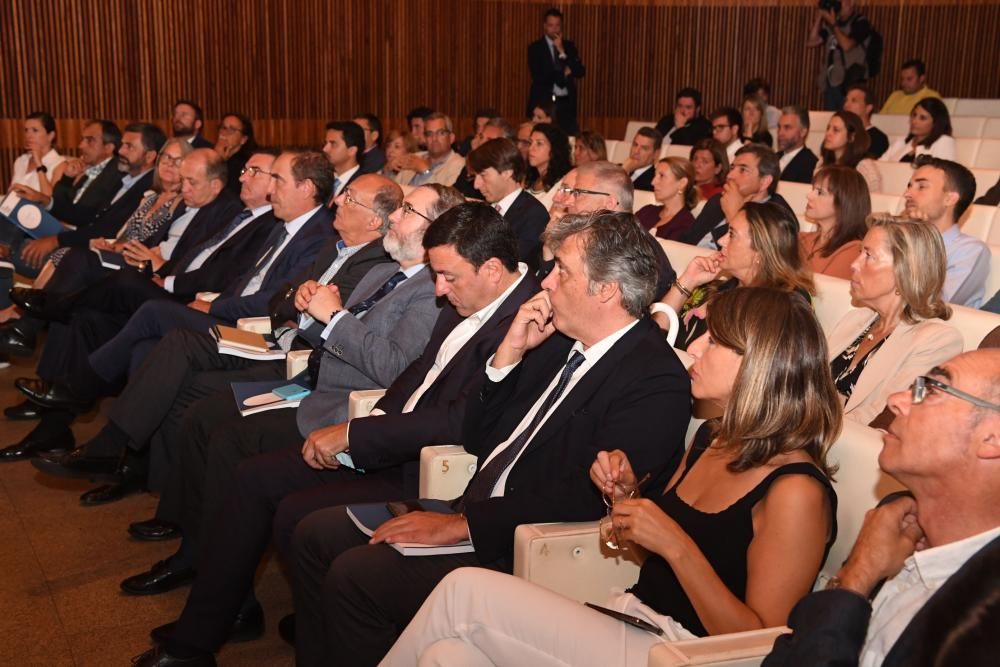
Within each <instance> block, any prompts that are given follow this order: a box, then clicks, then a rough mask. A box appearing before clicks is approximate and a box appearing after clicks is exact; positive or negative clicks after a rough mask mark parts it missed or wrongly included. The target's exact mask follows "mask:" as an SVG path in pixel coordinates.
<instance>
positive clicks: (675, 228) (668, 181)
mask: <svg viewBox="0 0 1000 667" xmlns="http://www.w3.org/2000/svg"><path fill="white" fill-rule="evenodd" d="M655 169H656V175H655V176H653V195H654V196H655V197H656V202H657V203H656V204H648V205H646V206H643V207H642V208H640V209H639V210H638V211H637V212H636V214H635V217H636V219H637V220H638V221H639V224H640V225H642V226H643V227H645V228H646V229H648V230H649V232H650V233H651V234H653V235H654V236H656V237H657V238H661V239H669V240H671V241H680V240H681V237H683V236H684V234H686V233H687V230H688V229H690V228H691V225H693V224H694V216H693V215H692V214H691V209H692V208H694V207H695V205H696V204H697V203H698V189H697V187H696V186H695V184H694V167H692V166H691V163H690V162H688V161H687V160H685V159H684V158H682V157H668V158H664V159H662V160H660V161H659V162H657V163H656V167H655Z"/></svg>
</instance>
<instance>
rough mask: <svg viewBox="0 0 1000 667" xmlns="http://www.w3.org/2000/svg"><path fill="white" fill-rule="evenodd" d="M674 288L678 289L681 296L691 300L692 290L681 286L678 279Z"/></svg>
mask: <svg viewBox="0 0 1000 667" xmlns="http://www.w3.org/2000/svg"><path fill="white" fill-rule="evenodd" d="M674 287H676V288H677V291H679V292H680V293H681V294H683V295H684V296H686V297H687V298H689V299H690V298H691V290H689V289H688V288H687V287H684V285H681V281H680V280H676V279H675V280H674Z"/></svg>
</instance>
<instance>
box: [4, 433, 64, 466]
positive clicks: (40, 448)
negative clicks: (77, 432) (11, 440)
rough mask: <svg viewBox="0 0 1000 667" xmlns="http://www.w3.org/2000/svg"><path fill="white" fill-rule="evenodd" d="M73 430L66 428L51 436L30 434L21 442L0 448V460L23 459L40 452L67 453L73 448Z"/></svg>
mask: <svg viewBox="0 0 1000 667" xmlns="http://www.w3.org/2000/svg"><path fill="white" fill-rule="evenodd" d="M73 445H74V442H73V432H72V431H70V430H69V429H66V430H65V431H63V432H62V433H60V434H59V435H56V436H54V437H51V438H39V437H37V436H35V435H32V434H30V433H29V434H28V435H26V436H24V438H22V439H21V442H18V443H17V444H14V445H11V446H10V447H5V448H4V449H0V462H7V461H21V460H23V459H27V458H31V457H32V456H38V455H39V454H43V453H47V454H56V453H59V454H65V453H67V452H69V451H71V450H72V449H73Z"/></svg>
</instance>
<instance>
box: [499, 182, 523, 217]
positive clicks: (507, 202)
mask: <svg viewBox="0 0 1000 667" xmlns="http://www.w3.org/2000/svg"><path fill="white" fill-rule="evenodd" d="M522 192H524V189H523V188H517V189H516V190H514V191H513V192H511V193H510V194H509V195H507V196H506V197H504V198H503V199H501V200H500V201H498V202H496V203H495V204H493V208H495V209H497V212H498V213H500V215H507V211H509V210H510V207H511V206H513V205H514V200H515V199H517V198H518V197H520V196H521V193H522Z"/></svg>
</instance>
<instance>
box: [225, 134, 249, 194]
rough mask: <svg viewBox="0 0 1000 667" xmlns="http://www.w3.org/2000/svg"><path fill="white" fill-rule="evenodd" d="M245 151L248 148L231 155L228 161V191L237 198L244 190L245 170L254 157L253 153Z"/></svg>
mask: <svg viewBox="0 0 1000 667" xmlns="http://www.w3.org/2000/svg"><path fill="white" fill-rule="evenodd" d="M245 149H246V146H244V147H243V148H241V149H240V150H238V151H236V152H235V153H233V154H232V155H230V156H229V159H228V160H226V189H227V190H229V191H230V192H232V193H233V194H234V195H236V196H237V197H239V196H240V193H241V192H242V190H243V184H242V183H240V176H241V175H242V172H243V168H244V167H246V166H247V161H249V160H250V157H251V156H252V155H253V151H248V150H245Z"/></svg>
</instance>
